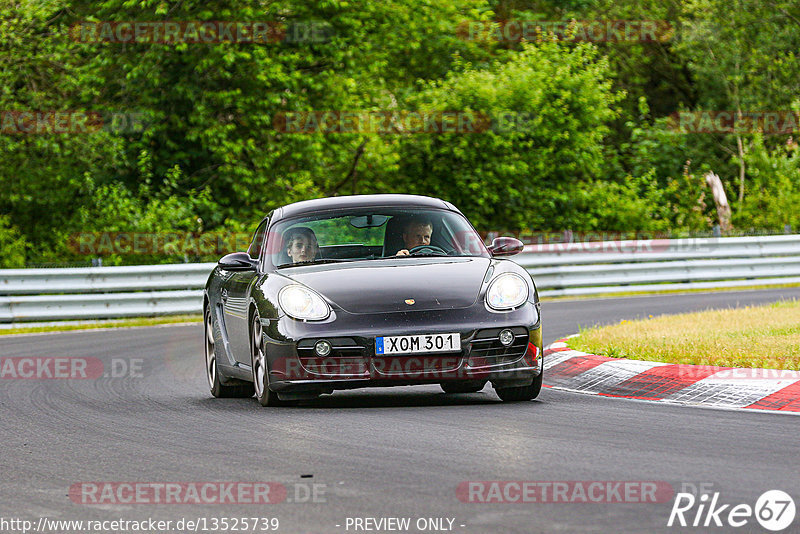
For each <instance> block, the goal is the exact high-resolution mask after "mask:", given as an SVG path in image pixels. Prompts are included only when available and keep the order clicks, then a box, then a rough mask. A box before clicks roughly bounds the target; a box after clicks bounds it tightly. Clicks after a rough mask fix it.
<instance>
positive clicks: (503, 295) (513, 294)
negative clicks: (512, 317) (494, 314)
mask: <svg viewBox="0 0 800 534" xmlns="http://www.w3.org/2000/svg"><path fill="white" fill-rule="evenodd" d="M526 300H528V284H527V283H526V282H525V280H523V279H522V277H521V276H519V275H517V274H513V273H504V274H501V275H500V276H498V277H497V278H495V279H494V280H492V282H491V283H490V284H489V289H488V291H486V304H488V305H489V307H490V308H492V309H495V310H510V309H512V308H516V307H518V306H521V305H522V304H523V303H524V302H525V301H526Z"/></svg>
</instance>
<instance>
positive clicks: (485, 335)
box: [468, 326, 529, 368]
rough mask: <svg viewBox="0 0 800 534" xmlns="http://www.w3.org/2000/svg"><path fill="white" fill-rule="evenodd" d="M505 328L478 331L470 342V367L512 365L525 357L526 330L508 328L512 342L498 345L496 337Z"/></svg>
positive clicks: (518, 327)
mask: <svg viewBox="0 0 800 534" xmlns="http://www.w3.org/2000/svg"><path fill="white" fill-rule="evenodd" d="M502 330H505V328H490V329H486V330H479V331H478V332H477V333H476V334H475V337H474V338H473V340H472V341H471V342H470V355H469V362H468V365H469V366H470V367H473V368H474V367H491V366H493V365H503V364H508V363H513V362H516V361H517V360H519V359H520V358H522V357H523V356H524V355H525V351H526V350H527V349H528V337H529V336H528V330H527V329H526V328H524V327H521V326H516V327H513V328H510V330H511V331H512V332H513V333H514V342H513V343H512V344H511V345H510V346H508V347H505V346H503V344H502V343H500V339H499V338H498V336H499V335H500V332H501V331H502Z"/></svg>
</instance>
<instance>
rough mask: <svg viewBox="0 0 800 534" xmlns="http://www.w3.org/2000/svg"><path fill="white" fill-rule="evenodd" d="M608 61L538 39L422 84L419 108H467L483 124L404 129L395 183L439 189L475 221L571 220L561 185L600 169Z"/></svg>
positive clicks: (547, 223)
mask: <svg viewBox="0 0 800 534" xmlns="http://www.w3.org/2000/svg"><path fill="white" fill-rule="evenodd" d="M607 67H608V64H607V62H606V61H605V59H603V58H601V57H599V56H598V54H597V52H596V50H595V48H594V47H592V46H590V45H581V46H577V47H572V48H570V47H565V46H562V45H560V44H558V43H555V42H543V43H539V44H529V45H525V47H524V48H523V50H522V51H521V52H519V53H518V54H517V55H515V56H514V57H513V59H511V60H510V61H508V62H507V63H500V62H497V63H494V64H493V65H492V66H491V67H490V68H487V69H484V70H477V69H474V68H471V69H470V68H468V69H465V70H464V71H463V72H455V73H453V74H451V75H450V76H448V77H447V78H446V79H445V80H443V81H442V82H433V83H430V84H428V85H427V86H426V87H425V89H424V90H423V91H422V92H421V93H420V95H419V96H418V97H417V98H416V99H415V103H416V105H417V106H418V108H419V109H420V110H422V111H428V112H433V111H435V110H461V111H470V112H474V113H475V114H476V116H484V117H489V118H490V119H491V121H492V124H491V128H489V129H488V130H487V131H482V132H477V133H462V132H457V133H442V134H429V135H424V134H420V135H414V136H409V137H408V138H407V139H404V140H403V143H402V146H401V149H400V150H401V154H402V156H401V162H400V170H399V172H398V175H397V184H398V186H400V184H402V186H405V187H407V188H408V189H409V190H410V192H415V193H423V194H432V195H436V194H437V193H438V194H442V193H445V194H444V195H443V196H445V197H446V198H447V199H448V200H450V201H451V202H453V203H454V204H456V205H457V206H459V207H460V208H461V209H462V210H463V211H464V212H465V213H466V214H468V216H469V217H470V219H471V220H472V221H473V222H474V223H475V224H477V225H478V226H480V227H503V228H507V229H523V228H536V229H550V228H570V227H572V228H576V229H577V227H578V226H580V223H579V219H580V218H581V217H583V214H580V213H577V212H575V211H574V210H572V209H570V206H569V199H570V198H571V196H570V195H571V193H574V192H577V191H579V190H582V189H584V188H586V187H591V186H592V185H594V183H595V182H597V181H599V180H601V179H602V177H603V171H604V160H603V150H602V141H603V137H604V136H605V135H606V134H607V133H608V127H607V126H606V124H605V123H606V122H607V121H609V120H611V119H613V118H614V117H615V115H616V112H615V110H614V105H615V104H616V102H618V100H619V98H620V96H619V95H617V94H615V93H614V92H612V91H611V89H610V82H609V80H608V78H607V76H606V71H607Z"/></svg>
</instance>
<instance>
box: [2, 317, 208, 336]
mask: <svg viewBox="0 0 800 534" xmlns="http://www.w3.org/2000/svg"><path fill="white" fill-rule="evenodd" d="M202 321H203V316H202V315H200V314H198V315H171V316H167V317H132V318H130V319H120V320H111V321H97V322H86V323H70V324H59V325H48V326H31V327H26V326H20V327H19V328H0V336H7V335H13V334H34V333H39V332H65V331H69V330H95V329H98V328H130V327H134V326H155V325H164V324H175V323H197V322H202Z"/></svg>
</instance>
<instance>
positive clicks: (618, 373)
mask: <svg viewBox="0 0 800 534" xmlns="http://www.w3.org/2000/svg"><path fill="white" fill-rule="evenodd" d="M566 341H567V340H565V339H561V340H559V341H556V342H555V343H553V344H551V345H550V346H548V347H547V348H546V349H545V350H544V369H545V373H544V381H545V386H546V387H552V388H556V389H564V390H568V391H576V392H579V393H589V394H593V395H602V396H605V397H623V398H629V399H640V400H648V401H656V402H666V403H673V404H688V405H700V406H715V407H718V408H739V409H742V408H743V409H751V410H775V411H780V412H785V413H797V414H800V371H781V370H775V369H742V368H733V367H714V366H707V365H678V364H668V363H659V362H645V361H640V360H627V359H622V358H609V357H607V356H597V355H595V354H587V353H585V352H580V351H577V350H572V349H570V348H569V346H568V345H567V343H566Z"/></svg>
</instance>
